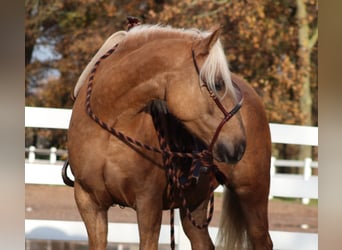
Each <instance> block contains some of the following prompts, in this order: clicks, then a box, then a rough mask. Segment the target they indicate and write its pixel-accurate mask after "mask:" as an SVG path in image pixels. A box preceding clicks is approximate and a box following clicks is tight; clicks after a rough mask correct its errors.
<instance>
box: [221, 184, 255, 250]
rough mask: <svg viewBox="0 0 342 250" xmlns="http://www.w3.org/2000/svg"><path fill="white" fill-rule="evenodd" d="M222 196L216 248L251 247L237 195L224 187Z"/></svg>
mask: <svg viewBox="0 0 342 250" xmlns="http://www.w3.org/2000/svg"><path fill="white" fill-rule="evenodd" d="M223 196H224V197H223V205H222V214H221V219H220V227H219V232H218V235H217V248H216V249H219V250H235V249H238V250H240V249H241V250H242V249H251V243H250V240H249V238H248V234H247V224H246V220H245V218H244V214H243V211H242V209H241V206H240V202H239V199H238V197H237V195H236V194H235V193H234V192H233V191H232V190H230V189H229V188H225V189H224V194H223Z"/></svg>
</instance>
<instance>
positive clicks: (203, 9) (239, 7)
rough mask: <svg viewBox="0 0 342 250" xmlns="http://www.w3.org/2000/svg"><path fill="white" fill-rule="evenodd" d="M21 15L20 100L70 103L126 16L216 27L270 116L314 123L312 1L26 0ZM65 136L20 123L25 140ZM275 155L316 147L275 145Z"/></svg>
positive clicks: (307, 152) (57, 141)
mask: <svg viewBox="0 0 342 250" xmlns="http://www.w3.org/2000/svg"><path fill="white" fill-rule="evenodd" d="M25 13H26V22H25V42H26V43H25V52H26V53H25V67H26V78H25V95H26V106H39V107H60V108H61V107H63V108H71V107H72V104H73V102H72V100H71V98H70V95H71V93H72V89H73V87H74V85H75V83H76V81H77V79H78V76H79V75H80V73H81V72H82V70H83V68H84V67H85V66H86V64H87V63H88V62H89V60H90V59H91V58H92V56H93V55H94V54H95V52H96V51H97V49H98V48H99V47H100V46H101V45H102V43H103V42H104V40H105V39H106V38H107V37H108V36H110V35H111V34H112V33H114V32H116V31H118V30H121V29H126V17H127V16H129V15H131V16H136V17H138V18H140V19H141V20H142V22H143V23H160V24H168V25H172V26H174V27H182V28H183V27H184V28H192V27H196V28H199V29H203V30H207V29H210V28H211V27H212V26H214V25H217V24H219V25H221V26H222V31H223V32H222V35H221V40H222V42H223V44H224V47H225V53H226V55H227V59H228V61H229V64H230V68H231V71H232V72H234V73H237V74H239V75H241V76H243V77H244V78H245V79H246V80H247V81H249V82H250V84H251V85H252V86H253V87H254V89H255V90H256V91H257V93H258V94H259V95H260V96H261V97H262V99H263V101H264V104H265V108H266V111H267V116H268V119H269V121H270V122H275V123H285V124H298V125H315V126H317V44H318V42H317V41H318V30H317V13H318V4H317V0H259V1H249V0H245V1H242V0H241V1H240V0H239V1H237V0H216V1H208V0H207V1H205V0H202V1H201V0H184V1H176V0H143V1H141V0H139V1H138V0H131V1H128V0H118V1H114V0H102V1H98V0H97V1H96V0H65V1H57V0H49V1H47V0H26V1H25ZM44 48H49V50H45V52H44ZM39 51H40V53H38V52H39ZM40 138H44V139H40ZM65 142H66V135H65V131H59V130H57V131H56V130H54V131H53V132H52V131H51V130H43V129H26V146H28V145H36V146H41V147H49V146H56V147H58V148H65ZM274 154H275V155H278V156H279V157H284V158H300V159H303V158H304V157H307V156H312V155H313V157H314V158H315V157H316V154H317V152H315V151H313V150H312V148H311V147H295V146H286V145H277V146H275V147H274Z"/></svg>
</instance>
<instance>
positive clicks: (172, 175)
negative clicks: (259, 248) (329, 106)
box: [85, 44, 243, 249]
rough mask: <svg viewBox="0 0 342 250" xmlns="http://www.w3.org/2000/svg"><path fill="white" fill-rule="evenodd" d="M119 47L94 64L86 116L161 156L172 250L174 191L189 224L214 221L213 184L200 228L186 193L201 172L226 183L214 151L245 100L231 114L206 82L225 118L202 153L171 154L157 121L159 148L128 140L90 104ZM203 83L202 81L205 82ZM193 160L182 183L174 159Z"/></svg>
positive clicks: (133, 140)
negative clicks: (104, 65)
mask: <svg viewBox="0 0 342 250" xmlns="http://www.w3.org/2000/svg"><path fill="white" fill-rule="evenodd" d="M117 47H118V44H116V45H114V46H113V48H111V49H110V50H108V51H107V52H106V53H105V54H104V55H102V56H101V57H100V59H99V60H98V61H97V62H96V63H95V65H94V67H93V69H92V71H91V73H90V76H89V80H88V86H87V95H86V103H85V106H86V113H87V114H88V116H89V117H90V118H91V119H92V120H94V121H95V122H96V123H97V124H98V125H99V126H101V127H102V128H103V129H105V130H106V131H108V132H109V133H111V134H112V135H114V136H116V137H117V138H118V139H120V140H121V141H122V142H124V143H127V144H129V145H131V146H138V147H141V148H144V149H147V150H149V151H153V152H156V153H160V154H161V155H162V156H163V162H164V167H165V168H166V174H167V177H168V180H169V182H170V185H171V194H170V197H171V198H172V200H173V201H172V202H171V203H172V205H171V206H170V207H171V209H170V211H171V216H170V224H171V249H174V248H175V239H174V208H173V207H174V206H175V204H174V203H175V201H174V199H173V198H174V195H175V192H174V189H175V188H176V189H177V190H178V192H179V197H180V199H181V203H182V206H183V207H184V208H185V209H186V215H187V217H188V218H189V220H190V221H191V223H192V224H193V225H194V226H195V227H197V228H199V229H203V228H205V227H207V226H208V225H209V223H210V221H211V219H212V216H213V210H214V184H213V181H211V182H210V198H209V204H210V207H209V215H208V217H207V220H206V222H205V223H203V224H197V223H196V221H195V220H194V218H193V217H192V215H191V211H190V208H189V206H188V205H187V201H186V198H185V195H184V190H185V189H186V188H188V187H189V186H190V185H191V184H193V179H194V176H195V174H194V173H195V172H198V173H197V176H198V177H197V178H196V177H195V179H196V182H197V181H198V178H199V174H200V172H204V173H206V174H208V173H209V172H211V174H212V175H214V176H215V177H216V179H217V181H218V182H219V183H220V184H222V185H223V184H224V183H225V182H226V177H225V176H224V174H223V173H222V172H221V171H220V170H219V169H218V167H217V166H216V165H215V164H214V162H213V161H214V158H213V152H212V151H213V147H214V144H215V142H216V140H217V138H218V136H219V133H220V131H221V130H222V128H223V126H224V124H225V123H226V122H228V121H229V120H230V119H231V118H232V117H233V116H234V114H236V113H237V112H238V111H239V109H240V108H241V106H242V102H243V97H241V99H240V101H239V103H237V104H236V105H235V107H234V108H233V109H232V110H231V111H229V112H228V111H227V110H226V109H225V108H224V106H223V104H222V103H221V102H220V100H219V98H218V97H217V96H216V95H215V94H214V93H213V91H212V90H211V89H209V88H208V85H207V84H206V82H205V81H203V82H204V83H205V86H206V89H207V90H208V92H209V95H210V97H211V98H212V99H213V100H214V102H215V104H216V105H217V106H218V108H219V109H220V110H221V111H222V113H223V114H224V118H223V120H222V121H221V122H220V124H219V125H218V127H217V129H216V131H215V133H214V136H213V138H212V140H211V142H210V144H209V146H208V149H204V150H202V151H200V152H192V153H189V152H175V151H171V150H170V147H169V145H168V144H167V142H166V140H165V137H164V136H163V132H162V130H161V125H160V123H159V122H158V121H156V119H155V118H154V123H155V127H156V131H157V134H158V138H159V144H160V148H156V147H153V146H150V145H147V144H145V143H143V142H141V141H138V140H135V139H134V138H131V137H129V136H126V135H125V134H123V133H122V132H120V131H118V130H116V129H115V128H113V127H111V126H109V125H108V124H107V123H106V122H104V121H103V120H102V119H101V118H99V117H98V116H97V115H96V114H95V113H94V112H93V110H92V107H91V103H90V99H91V94H92V89H93V84H94V79H95V73H96V71H97V68H98V66H99V65H100V63H101V62H102V61H103V60H104V59H106V58H107V57H108V56H110V55H111V54H112V53H113V52H115V50H116V48H117ZM192 58H193V61H194V65H195V68H196V71H197V73H198V74H199V72H200V71H199V67H198V64H197V62H196V58H195V54H194V51H192ZM202 80H203V79H202ZM236 87H237V88H238V86H237V85H236ZM177 157H178V158H190V159H192V165H191V167H190V170H189V175H188V176H187V177H186V179H185V180H184V178H183V180H181V179H182V178H181V177H182V176H180V173H179V172H180V171H177V169H175V168H173V166H172V161H173V159H174V158H177Z"/></svg>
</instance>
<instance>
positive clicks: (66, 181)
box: [62, 160, 74, 187]
mask: <svg viewBox="0 0 342 250" xmlns="http://www.w3.org/2000/svg"><path fill="white" fill-rule="evenodd" d="M68 166H69V160H66V161H65V162H64V165H63V168H62V179H63V182H64V184H65V185H67V186H69V187H73V186H74V181H73V180H71V179H70V178H69V177H68V174H67V168H68Z"/></svg>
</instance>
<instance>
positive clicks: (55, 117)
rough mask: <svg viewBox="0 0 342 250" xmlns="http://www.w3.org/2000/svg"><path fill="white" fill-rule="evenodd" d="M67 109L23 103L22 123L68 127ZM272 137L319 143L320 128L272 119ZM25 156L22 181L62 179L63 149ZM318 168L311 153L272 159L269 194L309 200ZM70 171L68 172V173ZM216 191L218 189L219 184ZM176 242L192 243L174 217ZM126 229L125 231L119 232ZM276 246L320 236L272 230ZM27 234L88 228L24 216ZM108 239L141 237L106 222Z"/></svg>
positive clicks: (165, 230) (64, 235)
mask: <svg viewBox="0 0 342 250" xmlns="http://www.w3.org/2000/svg"><path fill="white" fill-rule="evenodd" d="M70 115H71V110H68V109H50V108H33V107H25V127H35V128H56V129H67V128H68V125H69V120H70ZM270 129H271V137H272V142H273V143H284V144H299V145H311V146H318V128H317V127H308V126H295V125H282V124H270ZM26 151H28V159H27V160H26V162H25V183H27V184H47V185H49V184H52V185H64V183H63V181H62V179H61V167H62V162H60V161H58V160H57V155H58V154H65V152H64V151H61V150H57V149H56V148H51V149H50V150H48V151H46V150H45V151H44V150H43V151H42V150H40V152H39V150H37V149H35V148H34V147H30V148H28V149H27V150H26ZM38 153H43V154H48V155H49V160H48V161H39V160H36V159H35V158H36V154H38ZM278 166H282V167H286V166H287V167H299V168H304V171H303V173H304V174H303V175H295V174H279V173H277V171H276V168H277V167H278ZM313 168H318V163H317V162H315V161H312V160H311V159H305V160H304V161H289V160H279V159H275V158H274V157H272V159H271V189H270V198H272V197H291V198H302V199H303V203H305V204H307V203H308V202H309V199H318V177H317V176H313V175H312V169H313ZM70 175H71V174H70ZM216 192H222V187H219V188H217V190H216ZM175 230H176V244H177V248H178V249H181V250H183V249H191V248H190V244H189V241H188V240H187V238H186V236H185V235H184V232H183V231H182V229H181V225H180V223H177V226H176V228H175ZM209 231H210V234H211V237H212V238H213V239H215V237H216V234H217V228H215V227H210V228H209ZM123 232H124V233H123ZM270 233H271V237H272V239H273V242H274V249H298V250H300V249H303V250H306V249H308V250H314V249H318V236H317V234H313V233H291V232H278V231H271V232H270ZM25 235H26V238H27V239H48V240H54V239H55V240H86V239H87V235H86V230H85V227H84V225H83V223H82V222H76V221H75V222H71V221H68V222H66V221H52V220H25ZM108 241H109V242H119V243H137V242H139V236H138V228H137V225H136V224H120V223H110V224H109V233H108ZM159 243H160V244H168V243H169V226H167V225H163V226H162V230H161V234H160V239H159Z"/></svg>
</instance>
